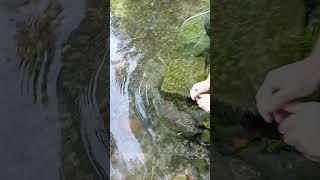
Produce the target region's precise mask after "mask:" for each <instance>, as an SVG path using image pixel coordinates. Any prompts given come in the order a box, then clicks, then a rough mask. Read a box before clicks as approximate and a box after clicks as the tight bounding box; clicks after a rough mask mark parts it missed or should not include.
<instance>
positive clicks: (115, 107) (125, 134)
mask: <svg viewBox="0 0 320 180" xmlns="http://www.w3.org/2000/svg"><path fill="white" fill-rule="evenodd" d="M112 32H113V29H112V27H111V31H110V104H112V106H110V131H111V135H112V136H113V138H114V140H115V144H116V149H117V152H118V158H119V159H121V161H124V162H125V166H121V165H120V164H112V163H111V176H116V177H119V178H121V174H122V173H120V171H121V172H123V171H130V170H132V169H133V168H136V166H137V164H136V162H139V165H141V166H142V167H143V166H144V164H145V159H144V154H143V152H142V148H141V146H140V144H139V142H138V140H137V139H136V137H135V136H134V134H133V132H132V130H131V128H130V122H129V121H130V117H129V99H128V93H127V92H128V85H129V81H128V79H129V76H130V74H131V72H132V71H133V70H134V69H135V67H136V59H135V57H129V56H124V53H123V52H120V51H119V50H120V48H119V46H120V40H119V39H118V37H116V35H114V34H113V33H112ZM124 64H127V69H125V70H124V72H121V73H125V76H126V77H125V79H127V80H126V81H125V82H124V83H123V85H122V86H123V87H122V88H121V87H120V88H119V85H118V84H119V82H118V81H117V80H116V79H117V77H116V75H117V74H116V71H117V70H118V69H119V68H121V67H123V66H124ZM121 80H123V79H121ZM120 84H121V83H120ZM121 89H122V90H121ZM133 162H135V163H133ZM121 168H123V169H121Z"/></svg>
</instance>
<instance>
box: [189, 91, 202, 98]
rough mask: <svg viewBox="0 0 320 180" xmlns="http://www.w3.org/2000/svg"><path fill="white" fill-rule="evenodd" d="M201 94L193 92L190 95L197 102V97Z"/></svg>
mask: <svg viewBox="0 0 320 180" xmlns="http://www.w3.org/2000/svg"><path fill="white" fill-rule="evenodd" d="M199 94H200V93H199V92H196V91H193V92H191V93H190V97H191V98H192V99H193V100H195V99H196V97H197V96H198V95H199Z"/></svg>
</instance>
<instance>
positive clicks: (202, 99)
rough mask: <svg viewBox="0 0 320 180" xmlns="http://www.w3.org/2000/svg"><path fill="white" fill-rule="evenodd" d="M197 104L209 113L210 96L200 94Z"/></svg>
mask: <svg viewBox="0 0 320 180" xmlns="http://www.w3.org/2000/svg"><path fill="white" fill-rule="evenodd" d="M197 103H198V105H199V107H200V108H201V109H203V110H205V111H206V112H210V94H200V95H199V96H198V98H197Z"/></svg>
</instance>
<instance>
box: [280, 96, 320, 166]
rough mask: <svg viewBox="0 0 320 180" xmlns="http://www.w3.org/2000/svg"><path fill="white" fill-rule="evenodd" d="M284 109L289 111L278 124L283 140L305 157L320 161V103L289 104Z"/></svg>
mask: <svg viewBox="0 0 320 180" xmlns="http://www.w3.org/2000/svg"><path fill="white" fill-rule="evenodd" d="M284 110H285V111H287V112H289V113H290V115H289V116H288V117H287V118H285V119H284V120H283V121H281V123H280V124H279V126H278V130H279V132H280V133H282V134H283V137H284V141H285V142H286V143H287V144H289V145H292V146H294V147H295V148H296V149H297V150H298V151H300V152H302V153H303V154H304V156H305V157H306V158H308V159H310V160H313V161H320V143H319V139H320V103H318V102H307V103H296V104H290V105H287V106H285V107H284Z"/></svg>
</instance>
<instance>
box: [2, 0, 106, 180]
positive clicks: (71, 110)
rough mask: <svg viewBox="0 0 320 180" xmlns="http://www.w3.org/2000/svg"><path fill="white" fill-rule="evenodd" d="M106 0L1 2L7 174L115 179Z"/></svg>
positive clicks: (14, 176) (11, 177) (4, 172)
mask: <svg viewBox="0 0 320 180" xmlns="http://www.w3.org/2000/svg"><path fill="white" fill-rule="evenodd" d="M104 7H105V1H102V0H80V1H77V3H74V1H71V0H68V1H63V0H58V1H51V0H14V1H8V0H1V1H0V25H1V27H2V28H1V29H0V38H1V43H0V63H1V66H0V84H1V89H0V114H1V116H2V117H3V118H2V122H1V126H0V132H1V136H0V141H1V143H0V152H1V162H0V168H1V169H2V171H1V173H0V177H1V179H6V180H16V179H21V180H24V179H26V180H29V179H46V180H51V179H52V180H58V179H66V180H69V179H70V180H71V179H77V180H87V179H108V171H107V169H108V168H107V167H108V160H107V159H108V154H107V152H108V149H107V147H108V146H107V145H108V139H109V137H108V135H107V130H106V129H105V128H104V125H105V122H104V119H106V114H107V112H106V108H105V106H106V102H107V101H106V97H107V96H106V93H105V89H106V85H107V78H106V77H105V73H104V72H106V59H107V58H106V56H107V54H108V46H107V35H106V33H105V32H106V26H107V23H105V22H106V17H107V16H106V14H105V12H106V10H105V9H104Z"/></svg>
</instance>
